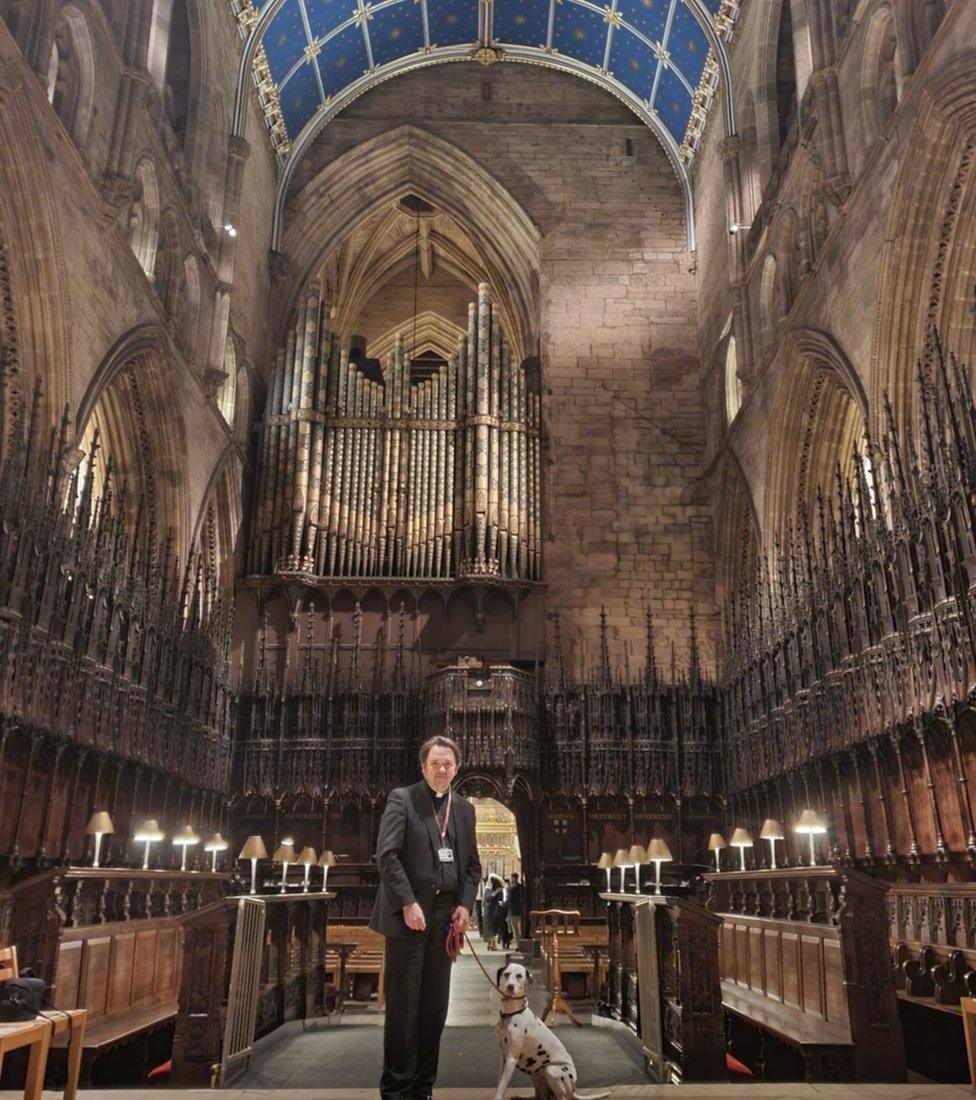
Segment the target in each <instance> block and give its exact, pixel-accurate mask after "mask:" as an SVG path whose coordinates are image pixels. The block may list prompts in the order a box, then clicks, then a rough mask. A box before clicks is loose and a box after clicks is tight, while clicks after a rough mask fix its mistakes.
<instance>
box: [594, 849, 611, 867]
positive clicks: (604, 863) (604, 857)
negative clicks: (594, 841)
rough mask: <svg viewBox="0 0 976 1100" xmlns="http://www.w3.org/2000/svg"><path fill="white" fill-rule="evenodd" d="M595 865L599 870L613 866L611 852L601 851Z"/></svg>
mask: <svg viewBox="0 0 976 1100" xmlns="http://www.w3.org/2000/svg"><path fill="white" fill-rule="evenodd" d="M596 865H597V867H598V868H599V869H600V870H601V871H606V870H607V868H609V867H612V866H613V854H612V853H611V852H601V853H600V858H599V859H598V860H597V863H596Z"/></svg>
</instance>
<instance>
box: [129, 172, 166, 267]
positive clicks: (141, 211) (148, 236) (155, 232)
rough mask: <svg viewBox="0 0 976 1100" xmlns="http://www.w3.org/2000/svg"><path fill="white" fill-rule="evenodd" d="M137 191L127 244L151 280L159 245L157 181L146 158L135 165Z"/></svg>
mask: <svg viewBox="0 0 976 1100" xmlns="http://www.w3.org/2000/svg"><path fill="white" fill-rule="evenodd" d="M135 184H136V194H135V198H134V199H133V202H132V212H131V214H130V215H129V244H130V245H131V246H132V251H133V252H134V253H135V257H136V259H137V260H138V261H139V266H140V267H141V268H142V270H143V271H144V272H145V273H146V276H147V278H149V279H152V277H153V272H154V271H155V269H156V251H157V249H158V247H159V183H158V182H157V179H156V169H155V167H154V165H153V162H152V160H151V159H150V158H149V157H143V158H142V160H140V161H139V163H138V164H137V165H136V171H135Z"/></svg>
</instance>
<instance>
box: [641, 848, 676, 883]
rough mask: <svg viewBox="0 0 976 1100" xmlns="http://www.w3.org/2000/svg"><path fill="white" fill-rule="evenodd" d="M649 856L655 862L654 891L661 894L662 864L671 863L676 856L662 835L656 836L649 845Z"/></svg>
mask: <svg viewBox="0 0 976 1100" xmlns="http://www.w3.org/2000/svg"><path fill="white" fill-rule="evenodd" d="M647 858H648V860H650V862H651V863H653V864H654V893H655V894H660V892H661V864H662V863H670V862H671V861H672V860H673V859H674V856H673V855H671V849H670V848H669V847H668V845H667V842H666V841H664V840H661V839H660V837H654V839H653V840H652V841H651V843H650V844H648V846H647Z"/></svg>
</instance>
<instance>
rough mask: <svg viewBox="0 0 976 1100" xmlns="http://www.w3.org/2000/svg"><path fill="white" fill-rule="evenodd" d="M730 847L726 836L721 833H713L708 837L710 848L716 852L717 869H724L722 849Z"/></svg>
mask: <svg viewBox="0 0 976 1100" xmlns="http://www.w3.org/2000/svg"><path fill="white" fill-rule="evenodd" d="M724 848H728V844H726V843H725V837H724V836H722V834H721V833H712V835H711V836H710V837H709V838H708V850H709V851H710V852H714V853H715V870H716V871H721V870H722V850H723V849H724Z"/></svg>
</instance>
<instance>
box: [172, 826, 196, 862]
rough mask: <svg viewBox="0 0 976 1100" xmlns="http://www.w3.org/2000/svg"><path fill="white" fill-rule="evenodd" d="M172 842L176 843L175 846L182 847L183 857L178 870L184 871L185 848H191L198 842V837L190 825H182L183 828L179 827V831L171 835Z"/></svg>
mask: <svg viewBox="0 0 976 1100" xmlns="http://www.w3.org/2000/svg"><path fill="white" fill-rule="evenodd" d="M173 843H174V844H175V845H177V847H179V848H182V849H183V859H182V860H181V861H180V870H181V871H185V870H186V850H187V848H192V847H193V846H194V844H199V843H200V838H199V837H198V836H197V834H196V833H195V832H194V831H193V827H192V826H191V825H184V826H183V828H182V829H180V831H179V832H178V833H176V834H175V836H174V837H173Z"/></svg>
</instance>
